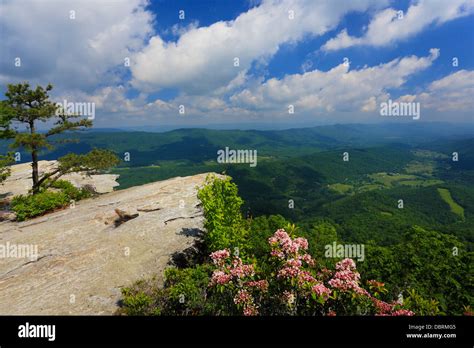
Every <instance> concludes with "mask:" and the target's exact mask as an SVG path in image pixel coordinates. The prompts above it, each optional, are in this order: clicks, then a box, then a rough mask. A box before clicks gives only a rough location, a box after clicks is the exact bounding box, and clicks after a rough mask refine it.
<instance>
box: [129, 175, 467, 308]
mask: <svg viewBox="0 0 474 348" xmlns="http://www.w3.org/2000/svg"><path fill="white" fill-rule="evenodd" d="M200 192H205V193H206V194H205V196H203V199H204V201H206V202H207V203H208V202H211V201H218V202H220V203H218V204H215V205H209V206H208V208H207V209H205V216H206V224H207V225H208V226H222V225H225V224H227V223H230V224H234V221H235V220H239V221H240V222H239V223H238V224H236V225H235V226H237V232H239V231H240V226H241V223H245V220H243V219H242V218H241V219H237V218H235V215H236V214H237V212H238V211H239V206H240V200H237V201H238V204H234V205H233V206H234V213H232V212H231V211H228V213H229V214H230V215H232V216H234V218H235V219H231V220H229V221H227V222H225V221H224V220H223V219H222V216H221V215H220V214H219V212H222V211H223V209H224V208H223V205H222V202H224V201H235V200H236V197H237V196H236V188H235V187H234V186H233V184H232V183H231V182H230V181H229V179H226V180H222V179H217V178H210V179H209V180H208V183H207V185H206V186H205V187H204V188H203V189H201V190H200ZM435 192H436V191H435ZM222 195H229V197H227V198H225V197H221V196H222ZM246 223H247V226H248V228H249V229H248V238H246V239H245V240H240V242H239V241H230V240H229V238H228V233H229V230H227V229H223V228H220V229H217V228H214V229H213V232H214V233H213V237H212V238H208V239H206V250H208V251H212V250H213V249H212V248H211V247H209V243H213V244H214V245H220V247H222V246H223V244H225V243H227V247H226V248H227V250H232V249H231V247H233V246H235V245H237V246H238V247H239V248H240V247H243V246H244V245H245V249H246V251H247V255H246V260H248V262H250V263H249V264H248V266H247V265H243V264H242V263H241V261H239V260H238V259H239V258H238V256H236V255H233V256H231V254H230V252H227V255H225V252H224V251H220V252H219V253H218V254H213V255H214V256H213V257H212V259H213V261H214V263H215V264H216V265H220V266H218V268H217V270H216V269H215V266H214V267H213V266H212V265H211V264H210V263H209V262H205V263H204V264H202V265H197V266H196V267H193V268H184V269H178V268H170V269H168V270H167V271H166V272H165V277H166V283H165V287H164V288H158V287H157V285H156V283H154V282H149V281H141V282H139V283H137V284H135V285H134V286H132V287H131V288H126V289H124V290H123V296H124V301H123V308H122V309H121V310H120V313H122V314H128V315H136V314H138V315H150V314H151V315H239V313H240V314H241V313H242V311H243V313H244V314H245V315H252V314H256V313H260V314H267V315H268V314H284V315H321V314H322V313H329V312H326V311H334V310H335V311H336V313H338V314H342V313H345V314H346V315H347V314H351V315H360V314H362V313H363V312H365V313H374V312H373V311H375V313H377V310H378V309H377V308H378V305H380V303H379V302H377V301H382V302H384V303H387V304H389V303H392V304H393V303H395V302H394V301H396V300H397V299H399V296H400V294H402V296H403V297H404V301H403V306H402V307H392V311H394V312H393V313H395V312H396V311H399V310H401V312H403V311H405V310H410V311H413V312H415V313H416V314H417V315H443V314H458V315H459V314H462V313H463V312H464V311H465V307H468V306H469V305H470V304H472V301H473V296H472V293H473V291H472V290H473V289H474V284H473V280H472V279H471V276H470V274H471V272H470V268H471V267H472V264H473V263H472V261H473V256H474V254H473V253H472V252H469V251H467V250H466V249H465V247H464V245H463V243H462V242H460V241H459V240H457V238H456V237H454V236H450V235H447V234H441V233H438V232H435V231H429V230H425V229H423V228H421V227H416V226H415V227H410V228H409V229H408V230H407V231H406V233H404V234H403V235H402V236H401V238H400V239H399V241H398V242H397V243H394V244H393V245H391V246H389V247H384V246H381V245H379V244H378V243H376V242H375V241H369V242H368V243H367V245H366V246H367V251H366V259H367V261H366V262H360V263H359V265H358V269H359V270H360V272H361V275H362V281H361V283H360V284H368V285H369V286H368V287H367V289H369V291H370V293H371V294H372V295H370V296H369V297H364V295H363V296H360V295H356V294H353V295H352V296H350V297H346V296H345V293H344V292H340V291H338V290H337V289H335V288H333V289H332V292H331V295H328V296H326V295H321V294H325V291H329V288H327V287H326V286H330V284H335V283H331V282H330V281H329V279H332V278H331V277H329V278H324V277H323V276H322V274H325V273H324V272H323V273H321V270H322V269H326V268H327V269H333V268H334V265H335V264H336V262H338V261H339V260H340V259H330V258H327V257H325V256H324V249H325V245H328V244H331V243H332V242H338V243H339V242H347V241H346V240H343V239H341V237H340V236H339V235H338V232H337V230H338V228H337V225H334V223H332V222H329V221H327V220H326V221H325V220H317V221H315V222H314V223H312V224H303V225H302V226H301V228H300V227H296V226H294V225H292V224H290V223H289V221H288V220H286V219H285V218H284V217H282V216H278V215H273V216H259V217H257V218H255V219H249V220H247V221H246ZM280 226H286V230H287V231H289V235H290V236H293V237H291V238H292V239H293V242H292V243H294V242H295V241H296V240H298V238H296V237H297V236H298V235H299V236H303V237H304V238H306V239H307V241H308V244H309V248H308V249H307V250H308V254H309V255H310V256H311V258H310V259H309V260H311V259H312V260H314V261H315V265H317V266H316V269H317V270H319V271H318V272H319V273H317V274H319V276H316V273H314V274H315V275H314V276H315V277H317V278H315V279H316V280H310V283H311V282H312V281H315V282H316V284H317V287H316V288H314V289H317V290H315V291H317V294H320V295H314V296H313V297H312V298H311V297H309V298H308V297H306V295H305V292H304V291H303V288H299V287H298V286H295V285H291V286H292V287H290V289H292V291H294V292H293V293H294V295H295V296H297V298H299V299H300V303H301V304H302V306H301V307H292V306H291V305H290V306H289V307H287V305H285V304H284V303H281V302H280V301H281V300H280V299H281V297H279V295H276V294H277V293H280V291H283V289H285V288H286V286H288V285H290V284H293V283H288V284H287V285H285V282H281V280H280V279H279V277H275V275H276V274H277V273H278V272H279V271H275V266H276V265H278V262H277V263H275V261H276V260H275V255H278V253H281V252H282V250H287V252H288V250H290V249H291V248H290V246H289V244H288V243H290V241H289V240H288V241H287V240H286V239H285V238H287V237H284V236H283V237H281V238H283V240H281V244H278V243H279V242H278V238H280V237H277V238H276V237H275V236H277V234H274V232H275V230H277V229H279V227H280ZM221 233H222V236H219V234H221ZM279 236H281V234H280V235H279ZM275 238H276V239H275ZM272 239H273V241H272ZM216 240H217V241H219V243H216V242H215V241H216ZM269 241H270V242H269ZM272 243H273V244H272ZM275 243H276V244H275ZM278 245H280V247H281V248H283V249H278V248H279V247H278ZM302 245H304V243H303V244H302ZM275 248H276V249H275ZM285 248H289V249H285ZM274 252H276V254H273V253H274ZM270 254H271V255H272V256H269V255H270ZM303 254H304V252H303ZM303 254H301V257H302V258H303V259H305V260H307V258H306V256H303ZM288 255H289V256H288V257H292V258H293V257H294V256H291V255H293V254H291V253H290V254H288ZM231 259H232V260H233V261H230V260H231ZM216 260H217V261H216ZM219 260H222V261H219ZM225 260H228V261H225ZM221 262H224V263H221ZM225 262H230V263H229V265H228V266H225V265H226V263H225ZM244 262H245V261H244ZM283 264H285V263H283ZM310 264H311V262H310ZM236 265H237V266H236ZM239 265H242V266H239ZM339 265H340V266H339V267H342V266H341V264H339ZM244 266H245V267H250V268H249V270H250V269H252V270H254V271H252V273H251V274H252V275H251V274H250V273H249V274H248V275H243V276H242V277H244V278H242V281H239V282H230V283H229V280H228V279H230V278H227V277H231V275H232V274H233V273H232V272H234V271H232V270H233V269H234V268H235V267H244ZM213 269H214V272H213V271H212V270H213ZM245 269H246V268H243V269H242V270H240V268H239V271H238V272H244V273H245V272H246V271H245ZM310 269H311V267H309V268H308V272H310V273H305V274H313V273H312V272H313V271H310ZM227 271H229V272H230V273H229V275H228V276H227V275H226V274H227V273H226V272H227ZM235 271H236V272H237V269H235ZM353 271H354V270H353V269H352V271H351V272H353ZM216 272H217V273H216ZM238 272H237V273H236V274H240V273H238ZM254 272H255V274H260V275H261V276H264V277H265V275H266V276H267V277H268V276H269V275H270V277H269V278H264V279H260V280H257V279H256V277H255V276H254V275H253V274H254ZM305 272H306V271H305ZM325 272H327V271H325ZM247 277H249V278H247ZM305 277H307V276H305ZM318 277H322V278H318ZM307 279H312V278H311V277H309V278H307ZM318 279H319V280H318ZM372 279H379V280H382V281H383V282H385V285H384V284H382V283H380V282H374V281H373V280H372ZM216 282H217V283H216ZM213 284H214V285H213ZM216 284H217V285H216ZM246 284H247V285H246ZM249 284H250V285H249ZM323 285H324V286H323ZM254 286H255V288H253V287H254ZM298 289H299V290H298ZM285 291H286V290H285ZM288 291H290V290H288ZM299 291H303V292H299ZM321 291H322V292H321ZM242 292H244V293H246V294H248V296H250V298H251V299H252V300H251V302H244V303H243V304H242V306H239V305H237V306H235V304H234V302H235V301H237V302H238V301H240V300H236V299H240V298H241V297H242V296H243V295H242ZM290 292H291V291H290ZM245 296H247V295H245ZM274 296H277V297H274ZM313 301H314V302H313ZM333 301H334V302H333ZM346 301H347V302H346ZM239 303H240V302H239ZM256 303H258V306H256V307H255V306H254V304H256ZM342 303H344V305H341V304H342ZM303 304H304V305H303ZM329 304H330V305H329ZM374 305H375V307H373V306H374ZM326 306H329V307H326ZM392 306H393V305H392ZM389 307H390V306H389ZM328 308H331V310H329V309H328ZM397 308H398V309H397Z"/></svg>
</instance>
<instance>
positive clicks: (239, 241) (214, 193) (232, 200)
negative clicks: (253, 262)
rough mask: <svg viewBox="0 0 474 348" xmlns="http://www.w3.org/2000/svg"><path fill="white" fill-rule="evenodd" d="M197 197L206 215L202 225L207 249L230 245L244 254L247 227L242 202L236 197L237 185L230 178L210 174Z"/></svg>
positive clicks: (229, 246)
mask: <svg viewBox="0 0 474 348" xmlns="http://www.w3.org/2000/svg"><path fill="white" fill-rule="evenodd" d="M198 197H199V199H200V200H201V203H202V206H203V210H204V214H205V215H206V217H207V219H206V222H205V223H204V227H205V228H206V230H207V233H206V236H205V241H206V245H207V246H208V248H209V250H219V249H223V248H231V249H232V250H234V249H235V250H237V252H239V253H241V254H244V253H245V251H246V239H247V235H248V229H247V226H246V222H245V220H244V219H243V218H242V214H241V212H240V207H241V206H242V204H243V201H242V199H241V198H240V197H239V196H238V190H237V186H236V185H235V184H234V183H232V182H231V179H230V178H225V179H218V178H216V177H215V176H209V177H207V179H206V185H205V186H204V187H203V188H202V189H201V190H199V193H198Z"/></svg>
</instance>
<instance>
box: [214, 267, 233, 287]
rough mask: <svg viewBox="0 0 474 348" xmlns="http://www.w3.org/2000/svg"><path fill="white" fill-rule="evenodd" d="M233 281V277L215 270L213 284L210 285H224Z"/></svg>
mask: <svg viewBox="0 0 474 348" xmlns="http://www.w3.org/2000/svg"><path fill="white" fill-rule="evenodd" d="M231 280H232V275H230V274H227V273H225V272H223V271H219V270H215V271H214V272H213V273H212V278H211V284H210V285H217V284H219V285H224V284H227V283H229V282H230V281H231Z"/></svg>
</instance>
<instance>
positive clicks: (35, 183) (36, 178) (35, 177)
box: [30, 121, 39, 194]
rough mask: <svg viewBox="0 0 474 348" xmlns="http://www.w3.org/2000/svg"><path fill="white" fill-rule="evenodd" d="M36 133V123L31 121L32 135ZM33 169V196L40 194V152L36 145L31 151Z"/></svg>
mask: <svg viewBox="0 0 474 348" xmlns="http://www.w3.org/2000/svg"><path fill="white" fill-rule="evenodd" d="M35 133H36V130H35V122H34V121H30V134H31V135H34V134H35ZM31 167H32V169H33V170H32V178H33V194H37V193H38V192H39V185H38V181H39V173H38V150H37V148H36V146H35V145H32V149H31Z"/></svg>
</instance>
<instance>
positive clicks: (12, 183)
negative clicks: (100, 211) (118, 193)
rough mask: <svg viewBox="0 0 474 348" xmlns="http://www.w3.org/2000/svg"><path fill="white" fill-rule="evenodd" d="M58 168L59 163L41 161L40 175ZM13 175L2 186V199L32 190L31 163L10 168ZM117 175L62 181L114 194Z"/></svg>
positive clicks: (79, 175) (73, 175)
mask: <svg viewBox="0 0 474 348" xmlns="http://www.w3.org/2000/svg"><path fill="white" fill-rule="evenodd" d="M56 166H57V161H39V162H38V169H39V172H40V175H41V174H42V173H45V172H51V171H52V170H53V169H55V168H56ZM10 169H11V174H10V176H9V177H8V178H7V180H5V182H4V183H3V184H0V197H2V198H11V197H13V196H16V195H24V194H26V193H28V190H30V189H31V186H32V182H31V162H29V163H21V164H15V165H12V166H10ZM118 177H119V175H117V174H99V175H90V176H88V175H85V174H82V173H71V174H66V175H63V176H62V177H61V180H67V181H69V182H71V183H72V184H73V185H74V186H76V187H78V188H81V187H84V186H88V187H91V188H93V189H94V191H95V192H97V193H107V192H112V191H113V190H114V187H116V186H118V185H119V183H118V182H117V178H118Z"/></svg>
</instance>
